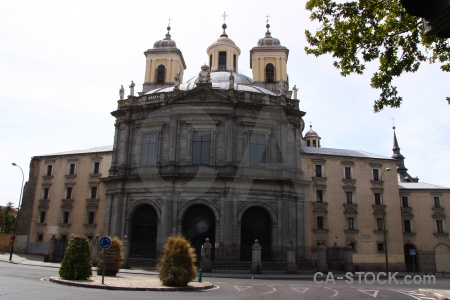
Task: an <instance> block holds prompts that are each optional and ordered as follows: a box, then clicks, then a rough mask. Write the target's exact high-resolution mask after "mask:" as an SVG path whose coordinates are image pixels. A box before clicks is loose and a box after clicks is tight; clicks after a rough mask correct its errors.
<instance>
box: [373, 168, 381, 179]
mask: <svg viewBox="0 0 450 300" xmlns="http://www.w3.org/2000/svg"><path fill="white" fill-rule="evenodd" d="M372 179H373V180H374V181H380V170H379V169H372Z"/></svg>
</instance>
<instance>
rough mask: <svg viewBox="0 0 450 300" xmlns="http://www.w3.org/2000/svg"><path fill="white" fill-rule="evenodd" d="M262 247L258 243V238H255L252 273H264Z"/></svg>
mask: <svg viewBox="0 0 450 300" xmlns="http://www.w3.org/2000/svg"><path fill="white" fill-rule="evenodd" d="M261 249H262V246H261V245H260V244H259V243H258V240H255V243H254V244H253V246H252V269H251V273H252V274H261V273H262V264H261Z"/></svg>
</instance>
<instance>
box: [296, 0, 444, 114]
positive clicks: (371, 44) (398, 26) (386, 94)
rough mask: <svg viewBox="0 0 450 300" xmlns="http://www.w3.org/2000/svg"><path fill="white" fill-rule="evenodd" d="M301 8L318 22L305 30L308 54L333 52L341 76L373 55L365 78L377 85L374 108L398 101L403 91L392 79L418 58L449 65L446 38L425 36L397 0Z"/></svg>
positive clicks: (319, 2) (359, 70)
mask: <svg viewBox="0 0 450 300" xmlns="http://www.w3.org/2000/svg"><path fill="white" fill-rule="evenodd" d="M338 2H339V3H338ZM306 9H307V10H309V11H311V16H310V18H311V20H316V21H318V22H320V23H321V27H320V28H319V29H318V30H317V31H316V32H315V33H314V34H313V33H311V32H310V31H308V30H306V32H305V33H306V39H307V41H308V43H309V46H307V47H305V51H306V53H307V54H314V55H315V56H320V55H323V54H328V53H329V54H332V55H333V57H334V58H335V61H334V63H333V65H334V66H335V67H336V68H338V69H340V73H341V75H342V76H347V75H350V74H352V73H356V74H363V73H364V70H365V68H366V65H365V64H366V63H369V62H372V61H376V60H378V64H379V65H378V71H377V72H375V73H374V74H373V75H372V78H371V83H370V85H371V86H372V87H373V88H376V89H380V90H381V93H380V96H379V98H378V99H377V100H375V103H374V111H375V112H379V111H381V110H382V109H383V108H385V107H387V106H389V107H400V104H401V102H402V97H401V96H399V94H398V92H397V87H396V86H395V85H393V80H394V78H395V77H399V76H400V75H401V74H403V73H405V72H415V71H417V70H418V69H419V67H420V64H421V63H422V62H426V61H429V62H430V63H435V62H439V63H441V70H442V71H446V72H449V71H450V44H449V42H448V40H447V39H444V38H438V37H435V36H425V35H424V33H423V30H422V22H421V20H420V19H419V18H417V17H414V16H411V15H409V14H407V13H406V11H405V9H404V7H403V6H402V5H401V3H400V0H359V1H345V2H344V3H342V1H331V0H308V2H307V3H306ZM446 99H447V101H448V102H449V104H450V97H447V98H446Z"/></svg>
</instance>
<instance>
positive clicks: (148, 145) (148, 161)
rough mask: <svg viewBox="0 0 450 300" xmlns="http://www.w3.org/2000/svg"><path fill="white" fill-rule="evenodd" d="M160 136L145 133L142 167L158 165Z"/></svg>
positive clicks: (142, 145) (142, 147) (142, 148)
mask: <svg viewBox="0 0 450 300" xmlns="http://www.w3.org/2000/svg"><path fill="white" fill-rule="evenodd" d="M157 145H158V134H157V133H156V132H153V133H144V134H143V135H142V144H141V166H150V165H153V164H155V163H156V156H157V153H158V152H157V150H158V148H157Z"/></svg>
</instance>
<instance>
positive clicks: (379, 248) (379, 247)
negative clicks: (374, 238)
mask: <svg viewBox="0 0 450 300" xmlns="http://www.w3.org/2000/svg"><path fill="white" fill-rule="evenodd" d="M377 249H378V252H384V243H377Z"/></svg>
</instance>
